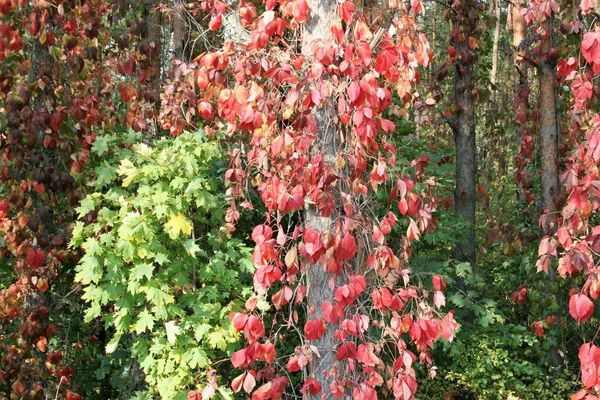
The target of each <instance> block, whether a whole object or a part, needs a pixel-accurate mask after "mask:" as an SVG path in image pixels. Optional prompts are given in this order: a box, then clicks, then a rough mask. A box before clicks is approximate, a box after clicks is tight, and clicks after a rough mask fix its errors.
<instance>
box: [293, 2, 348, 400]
mask: <svg viewBox="0 0 600 400" xmlns="http://www.w3.org/2000/svg"><path fill="white" fill-rule="evenodd" d="M309 7H310V19H309V21H308V23H307V25H306V33H305V36H304V40H303V43H302V53H303V54H304V56H305V57H306V59H307V60H310V59H312V58H313V52H312V43H313V42H314V40H316V39H321V40H324V41H328V40H330V41H332V40H333V38H332V34H331V26H332V24H333V23H334V22H335V20H336V18H337V7H338V4H337V2H336V1H335V0H312V1H309ZM313 116H314V117H315V120H316V122H317V129H318V133H317V138H316V144H315V149H314V150H315V152H320V153H322V154H323V156H324V160H325V162H326V163H328V164H331V165H335V156H336V154H337V151H336V149H337V146H338V145H339V143H337V140H336V132H337V129H336V126H335V123H334V120H335V116H336V109H335V107H334V106H333V105H332V104H324V105H322V106H319V107H316V108H315V109H313ZM305 216H306V219H305V227H306V228H309V227H312V228H314V229H315V230H316V231H318V232H328V231H332V229H333V227H334V224H335V219H334V218H335V217H323V216H322V215H320V214H319V213H318V212H317V211H316V210H315V209H314V208H313V207H310V206H309V207H308V208H307V209H306V212H305ZM332 278H334V277H333V276H332V275H331V274H329V273H328V272H327V270H326V268H325V266H324V265H322V264H316V265H311V266H309V267H308V268H307V286H308V291H307V306H308V313H309V316H308V319H317V318H321V317H322V312H321V305H322V304H323V302H325V301H327V300H330V301H332V300H333V291H332V290H330V289H329V285H328V283H329V281H330V279H332ZM335 280H336V281H337V282H336V285H339V284H341V281H342V278H341V276H338V277H335ZM334 331H335V326H333V325H332V324H328V325H327V328H326V331H325V334H324V335H323V336H322V337H321V338H320V339H319V340H317V341H315V342H313V345H314V346H316V348H317V349H318V351H319V355H320V356H319V357H314V358H313V360H312V362H311V364H310V370H309V371H310V376H311V377H313V378H314V379H316V380H317V381H318V382H319V383H320V384H321V386H322V389H323V392H322V393H324V394H325V398H328V397H330V395H329V393H330V389H329V388H330V383H331V381H332V380H333V377H332V376H331V375H330V371H332V370H333V369H334V368H335V366H336V364H337V361H336V358H335V348H336V346H337V340H336V339H335V338H334V336H333V334H334ZM314 398H315V399H316V398H319V399H320V398H321V394H319V395H317V396H315V397H314Z"/></svg>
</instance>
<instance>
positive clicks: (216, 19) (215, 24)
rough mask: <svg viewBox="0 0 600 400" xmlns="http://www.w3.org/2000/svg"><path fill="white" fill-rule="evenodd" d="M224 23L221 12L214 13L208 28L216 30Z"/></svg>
mask: <svg viewBox="0 0 600 400" xmlns="http://www.w3.org/2000/svg"><path fill="white" fill-rule="evenodd" d="M222 24H223V16H222V15H221V14H217V15H213V17H212V18H211V19H210V22H209V23H208V28H209V29H210V30H211V31H213V32H216V31H218V30H219V28H220V27H221V25H222Z"/></svg>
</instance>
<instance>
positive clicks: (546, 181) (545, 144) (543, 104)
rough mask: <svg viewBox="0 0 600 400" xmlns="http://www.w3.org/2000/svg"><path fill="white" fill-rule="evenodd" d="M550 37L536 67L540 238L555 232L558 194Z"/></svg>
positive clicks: (549, 29) (547, 27) (547, 25)
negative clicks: (539, 162)
mask: <svg viewBox="0 0 600 400" xmlns="http://www.w3.org/2000/svg"><path fill="white" fill-rule="evenodd" d="M543 27H544V30H545V31H547V32H552V22H551V20H550V19H547V20H546V22H545V23H544V25H543ZM551 41H552V37H551V35H549V36H548V37H546V38H544V39H542V44H541V59H540V65H539V85H540V158H541V168H542V172H541V181H542V207H543V212H545V213H548V215H547V216H546V218H544V222H543V224H542V229H543V231H544V235H552V234H554V233H555V232H556V229H557V225H556V222H557V218H556V210H557V208H556V204H555V202H554V200H555V198H556V197H557V196H558V195H559V192H560V182H559V177H558V138H559V136H558V119H557V110H556V90H555V85H556V63H555V62H553V61H550V60H548V57H546V56H547V54H548V52H549V51H550V50H551V48H552V42H551Z"/></svg>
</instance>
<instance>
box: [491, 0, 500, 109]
mask: <svg viewBox="0 0 600 400" xmlns="http://www.w3.org/2000/svg"><path fill="white" fill-rule="evenodd" d="M494 15H495V17H496V25H495V26H494V42H493V45H492V70H491V71H490V83H491V84H492V94H491V103H492V106H493V107H495V102H496V91H497V90H496V82H497V81H498V48H499V45H500V19H501V16H502V14H501V10H500V0H495V1H494Z"/></svg>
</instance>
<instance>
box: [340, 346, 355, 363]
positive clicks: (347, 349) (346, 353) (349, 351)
mask: <svg viewBox="0 0 600 400" xmlns="http://www.w3.org/2000/svg"><path fill="white" fill-rule="evenodd" d="M355 357H356V345H355V344H354V342H344V343H343V344H342V345H341V346H340V348H339V349H338V352H337V354H336V356H335V358H336V359H338V360H340V361H341V360H345V359H347V358H355Z"/></svg>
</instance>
